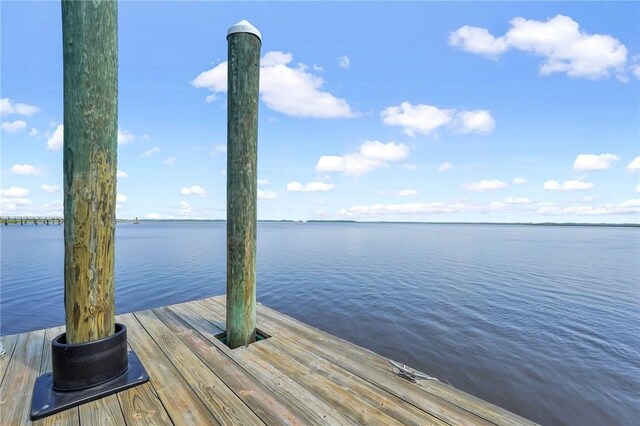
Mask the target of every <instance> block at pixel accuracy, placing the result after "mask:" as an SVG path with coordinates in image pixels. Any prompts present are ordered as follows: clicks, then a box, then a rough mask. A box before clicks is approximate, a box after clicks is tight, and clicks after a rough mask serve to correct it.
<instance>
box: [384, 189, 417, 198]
mask: <svg viewBox="0 0 640 426" xmlns="http://www.w3.org/2000/svg"><path fill="white" fill-rule="evenodd" d="M418 194H420V191H418V190H417V189H401V190H400V191H382V192H380V195H395V196H397V197H412V196H414V195H418Z"/></svg>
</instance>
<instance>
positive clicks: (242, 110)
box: [226, 33, 261, 348]
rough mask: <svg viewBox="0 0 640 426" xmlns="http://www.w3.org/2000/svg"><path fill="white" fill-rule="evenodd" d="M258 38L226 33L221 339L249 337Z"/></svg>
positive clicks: (234, 343) (239, 342) (240, 342)
mask: <svg viewBox="0 0 640 426" xmlns="http://www.w3.org/2000/svg"><path fill="white" fill-rule="evenodd" d="M260 45H261V42H260V39H259V38H258V37H256V36H255V35H253V34H248V33H235V34H231V35H229V37H228V58H229V59H228V71H227V73H228V78H227V80H228V93H227V106H228V108H227V295H228V296H229V299H228V300H229V303H228V305H227V327H226V330H227V344H228V345H229V346H230V347H231V348H236V347H238V346H246V345H248V344H249V343H251V342H254V341H255V338H256V336H255V322H256V236H257V185H258V183H257V181H258V175H257V168H258V86H259V78H260Z"/></svg>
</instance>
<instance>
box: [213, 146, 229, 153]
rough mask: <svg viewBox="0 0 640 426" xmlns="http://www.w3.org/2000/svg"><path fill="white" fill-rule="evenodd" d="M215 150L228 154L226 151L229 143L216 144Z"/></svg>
mask: <svg viewBox="0 0 640 426" xmlns="http://www.w3.org/2000/svg"><path fill="white" fill-rule="evenodd" d="M213 150H214V152H217V153H220V154H226V152H227V145H226V144H224V145H216V146H215V147H214V148H213Z"/></svg>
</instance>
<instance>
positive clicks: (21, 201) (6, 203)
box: [0, 197, 33, 215]
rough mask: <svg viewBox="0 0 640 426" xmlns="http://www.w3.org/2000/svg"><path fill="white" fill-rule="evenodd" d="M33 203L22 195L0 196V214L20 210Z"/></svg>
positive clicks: (14, 212) (15, 212)
mask: <svg viewBox="0 0 640 426" xmlns="http://www.w3.org/2000/svg"><path fill="white" fill-rule="evenodd" d="M32 204H33V203H32V202H31V200H29V199H28V198H23V197H0V214H2V215H4V214H8V213H13V214H17V213H19V212H21V211H22V210H23V209H24V208H25V207H28V206H29V207H30V206H31V205H32Z"/></svg>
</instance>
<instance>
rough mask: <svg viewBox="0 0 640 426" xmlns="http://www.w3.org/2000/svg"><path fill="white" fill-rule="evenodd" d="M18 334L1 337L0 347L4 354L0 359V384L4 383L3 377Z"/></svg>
mask: <svg viewBox="0 0 640 426" xmlns="http://www.w3.org/2000/svg"><path fill="white" fill-rule="evenodd" d="M18 337H20V335H19V334H12V335H10V336H2V337H1V339H2V346H3V347H4V351H5V354H4V356H3V357H2V358H0V384H1V383H2V382H3V381H4V375H5V373H6V372H7V367H9V360H11V357H12V356H13V351H14V349H15V348H16V342H17V341H18Z"/></svg>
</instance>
